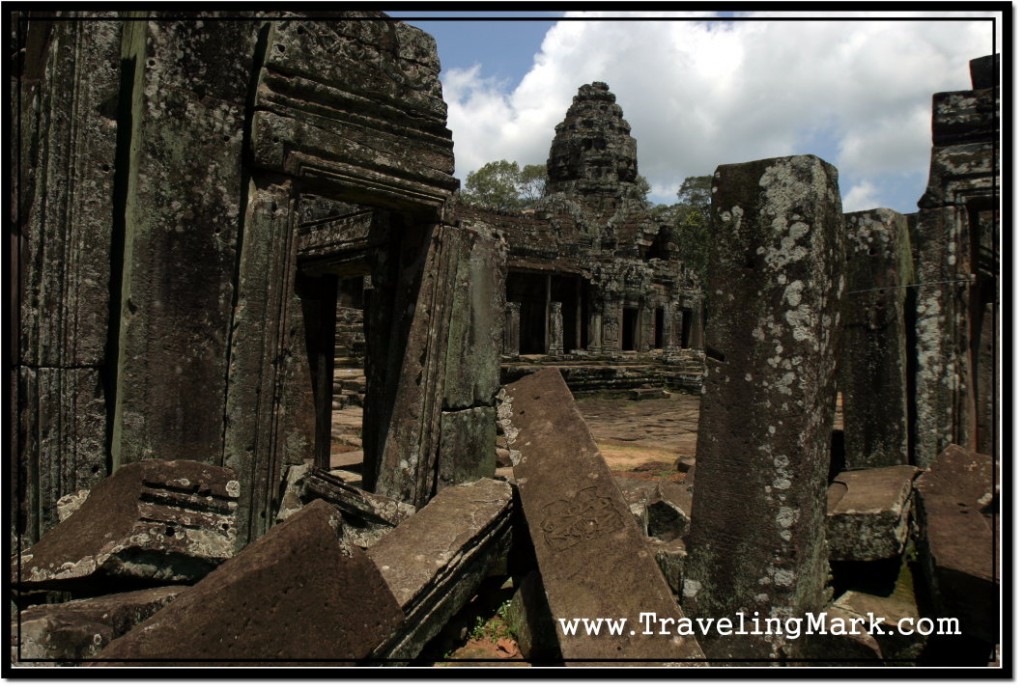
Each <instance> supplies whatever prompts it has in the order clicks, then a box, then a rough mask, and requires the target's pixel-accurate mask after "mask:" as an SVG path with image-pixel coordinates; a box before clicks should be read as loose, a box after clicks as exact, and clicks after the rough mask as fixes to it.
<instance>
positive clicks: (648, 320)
mask: <svg viewBox="0 0 1024 691" xmlns="http://www.w3.org/2000/svg"><path fill="white" fill-rule="evenodd" d="M636 318H637V322H638V323H637V329H636V330H637V339H636V340H637V343H636V350H637V352H639V353H646V352H648V351H650V349H651V342H652V341H653V340H654V308H653V307H640V309H638V310H637V315H636Z"/></svg>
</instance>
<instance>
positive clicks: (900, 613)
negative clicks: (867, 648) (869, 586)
mask: <svg viewBox="0 0 1024 691" xmlns="http://www.w3.org/2000/svg"><path fill="white" fill-rule="evenodd" d="M833 607H834V608H836V609H840V610H844V611H846V612H849V613H850V614H851V615H853V616H861V617H869V616H870V617H873V618H874V619H875V620H878V621H879V626H880V627H881V630H882V633H881V634H880V635H878V636H875V637H874V638H875V641H876V642H877V643H878V648H879V650H880V651H881V653H882V657H883V658H885V660H886V661H887V662H888V661H893V662H895V661H913V660H916V659H917V658H918V657H919V656H920V655H921V653H922V652H924V647H925V644H926V643H927V639H928V637H927V636H924V635H922V634H920V633H918V632H917V631H916V630H914V631H912V633H911V634H910V635H907V634H906V632H907V631H910V628H909V625H910V624H911V623H916V622H917V618H918V609H917V603H916V602H915V601H914V598H913V592H910V593H909V594H908V593H903V592H899V593H894V594H892V595H890V596H888V597H881V596H879V595H872V594H870V593H861V592H858V591H856V590H847V591H846V592H845V593H843V594H842V595H841V596H840V597H839V598H838V599H836V601H835V602H834V603H833ZM901 619H907V620H909V621H907V622H903V629H902V630H899V629H897V626H899V625H900V620H901Z"/></svg>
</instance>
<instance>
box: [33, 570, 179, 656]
mask: <svg viewBox="0 0 1024 691" xmlns="http://www.w3.org/2000/svg"><path fill="white" fill-rule="evenodd" d="M186 590H188V588H187V587H186V586H165V587H162V588H149V589H146V590H133V591H130V592H127V593H115V594H113V595H103V596H101V597H93V598H87V599H84V600H72V601H71V602H65V603H62V604H57V605H36V606H33V607H29V608H27V609H25V610H24V611H22V612H20V613H19V615H18V620H19V623H20V628H17V627H15V630H14V632H13V635H14V636H15V637H18V636H20V637H19V638H17V641H18V658H17V660H16V661H17V662H35V661H39V660H53V661H73V660H85V659H88V658H91V657H95V656H96V654H98V653H99V651H100V650H102V649H103V648H105V647H106V646H107V645H108V644H109V643H110V642H111V641H112V640H114V639H115V638H118V637H120V636H123V635H125V634H126V633H128V632H129V631H131V630H132V629H133V628H134V627H135V626H136V625H138V624H140V623H141V622H143V621H145V620H146V619H147V618H148V617H150V616H152V615H153V614H155V613H156V612H158V611H159V610H160V609H161V608H162V607H164V606H165V605H167V604H168V603H170V602H173V601H174V599H175V598H176V597H178V596H179V595H181V594H182V593H183V592H185V591H186Z"/></svg>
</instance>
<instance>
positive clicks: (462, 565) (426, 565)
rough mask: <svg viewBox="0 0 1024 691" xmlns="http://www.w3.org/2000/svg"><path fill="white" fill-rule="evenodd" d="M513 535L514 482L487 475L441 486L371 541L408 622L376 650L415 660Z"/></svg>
mask: <svg viewBox="0 0 1024 691" xmlns="http://www.w3.org/2000/svg"><path fill="white" fill-rule="evenodd" d="M511 541H512V486H511V485H509V484H508V483H507V482H503V481H501V480H492V479H490V478H482V479H480V480H477V481H476V482H473V483H466V484H461V485H454V486H452V487H448V488H445V489H444V490H442V491H441V492H439V493H438V494H437V495H436V496H435V497H434V498H433V499H431V500H430V502H429V503H428V504H427V505H426V506H424V507H423V508H422V509H420V510H419V511H418V512H417V513H416V514H415V515H414V516H412V517H411V518H409V519H408V520H406V521H403V522H402V523H401V524H400V525H399V526H398V527H396V528H395V529H394V530H392V531H391V532H389V533H388V534H387V535H385V536H384V537H383V538H382V539H381V540H380V541H379V542H377V543H376V544H375V545H373V546H372V547H370V549H368V550H367V552H366V554H367V556H369V558H370V560H371V561H372V562H373V563H374V564H375V565H376V567H377V569H378V570H379V571H380V574H381V576H382V577H383V578H384V581H385V582H386V583H387V586H388V588H390V591H391V592H392V593H393V594H394V597H395V599H396V600H397V602H398V605H399V606H400V607H401V609H402V611H403V612H404V613H405V622H404V623H403V624H402V626H401V627H398V628H396V629H395V630H394V631H393V632H391V635H390V636H389V638H388V640H387V641H385V642H384V643H383V644H382V645H381V646H380V647H379V648H378V650H377V652H376V653H375V654H374V657H377V658H387V659H390V660H396V661H410V662H411V661H412V660H413V659H415V658H416V656H417V655H419V654H420V652H421V651H422V650H423V647H424V646H425V645H426V644H427V643H429V642H430V640H431V639H432V638H434V636H436V635H437V634H438V632H440V631H441V629H442V628H443V627H444V625H445V624H446V623H447V622H448V620H449V619H451V618H452V616H454V615H455V614H456V613H457V612H458V611H459V610H460V609H462V608H463V606H465V604H466V603H467V602H469V600H470V598H472V597H473V595H474V594H475V593H476V589H477V587H478V586H479V585H480V583H481V581H483V579H484V577H485V576H487V574H488V572H489V571H490V569H491V566H492V564H494V563H495V562H497V561H499V560H501V559H502V558H503V557H504V555H505V554H506V553H507V552H508V550H509V546H510V545H511Z"/></svg>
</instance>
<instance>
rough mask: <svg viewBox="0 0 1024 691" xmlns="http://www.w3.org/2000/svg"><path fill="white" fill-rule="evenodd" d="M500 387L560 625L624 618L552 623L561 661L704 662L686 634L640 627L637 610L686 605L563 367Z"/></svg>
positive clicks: (526, 508) (672, 611)
mask: <svg viewBox="0 0 1024 691" xmlns="http://www.w3.org/2000/svg"><path fill="white" fill-rule="evenodd" d="M505 391H506V395H505V397H504V399H503V400H502V401H501V403H500V405H499V420H500V421H501V423H502V426H503V427H504V430H505V437H506V438H507V439H508V443H509V449H510V451H511V452H512V458H513V460H514V461H515V465H514V466H513V470H514V471H515V476H516V484H517V487H518V490H519V494H520V498H521V500H522V507H523V513H524V515H525V516H526V520H527V523H528V524H529V529H530V537H531V539H532V541H533V548H534V551H535V553H536V556H537V564H538V567H539V571H540V574H541V580H542V581H543V584H544V592H545V594H546V599H547V602H548V605H549V607H550V608H551V613H552V616H553V617H554V620H555V622H556V624H557V622H559V621H560V620H562V621H570V622H572V621H573V620H575V621H577V622H578V621H580V620H581V619H582V618H584V617H585V618H588V619H590V620H595V619H601V620H611V621H615V620H617V619H618V618H620V617H624V618H626V620H627V622H628V623H627V628H626V629H625V630H623V631H622V632H621V634H614V633H609V632H607V631H602V632H601V633H598V634H596V635H575V636H573V635H570V634H567V633H566V632H565V630H564V629H562V628H561V627H560V626H557V625H556V633H557V635H558V645H559V649H560V651H561V654H562V657H563V659H564V660H565V661H566V663H567V664H581V665H582V664H595V663H602V662H604V663H615V664H627V663H634V664H636V663H644V662H648V663H651V664H658V663H670V664H671V663H674V664H686V663H691V664H701V665H702V664H704V662H703V660H704V655H703V653H702V652H701V649H700V646H699V645H698V644H697V642H696V640H695V639H693V638H692V637H688V636H678V635H670V636H661V635H642V633H641V622H640V620H639V617H640V615H641V613H643V612H655V613H657V615H658V616H661V617H672V618H675V619H679V618H681V617H682V616H683V613H682V611H681V610H680V608H679V604H678V603H677V602H676V599H675V597H674V596H673V594H672V591H671V589H670V588H669V586H668V584H667V583H666V582H665V579H664V578H662V576H661V573H660V570H659V568H658V564H657V563H656V562H655V560H654V557H653V556H652V555H651V552H650V550H649V549H648V547H647V544H646V537H645V536H644V534H643V533H642V532H641V530H640V527H639V526H638V525H637V524H636V521H634V520H633V518H632V517H631V516H630V511H629V507H628V506H627V504H626V501H625V499H624V498H623V496H622V493H621V492H620V491H619V488H618V486H617V485H616V484H615V481H614V480H613V479H612V476H611V473H610V471H609V470H608V466H607V464H606V463H605V460H604V458H603V457H602V456H601V452H600V451H599V450H598V448H597V444H596V443H595V442H594V439H593V437H592V436H591V434H590V431H589V430H588V429H587V425H586V423H585V422H584V420H583V417H582V416H581V415H580V413H579V411H578V410H577V408H576V404H575V402H574V400H573V397H572V394H571V393H570V392H569V389H568V387H567V386H566V385H565V382H564V381H563V380H562V376H561V374H559V372H558V370H557V369H555V368H550V369H542V370H540V371H539V372H537V373H536V374H531V375H529V376H526V377H523V378H522V379H520V380H519V381H517V382H515V383H513V384H509V385H507V386H506V389H505ZM630 627H631V628H630ZM631 630H632V631H634V632H636V635H630V631H631Z"/></svg>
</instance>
